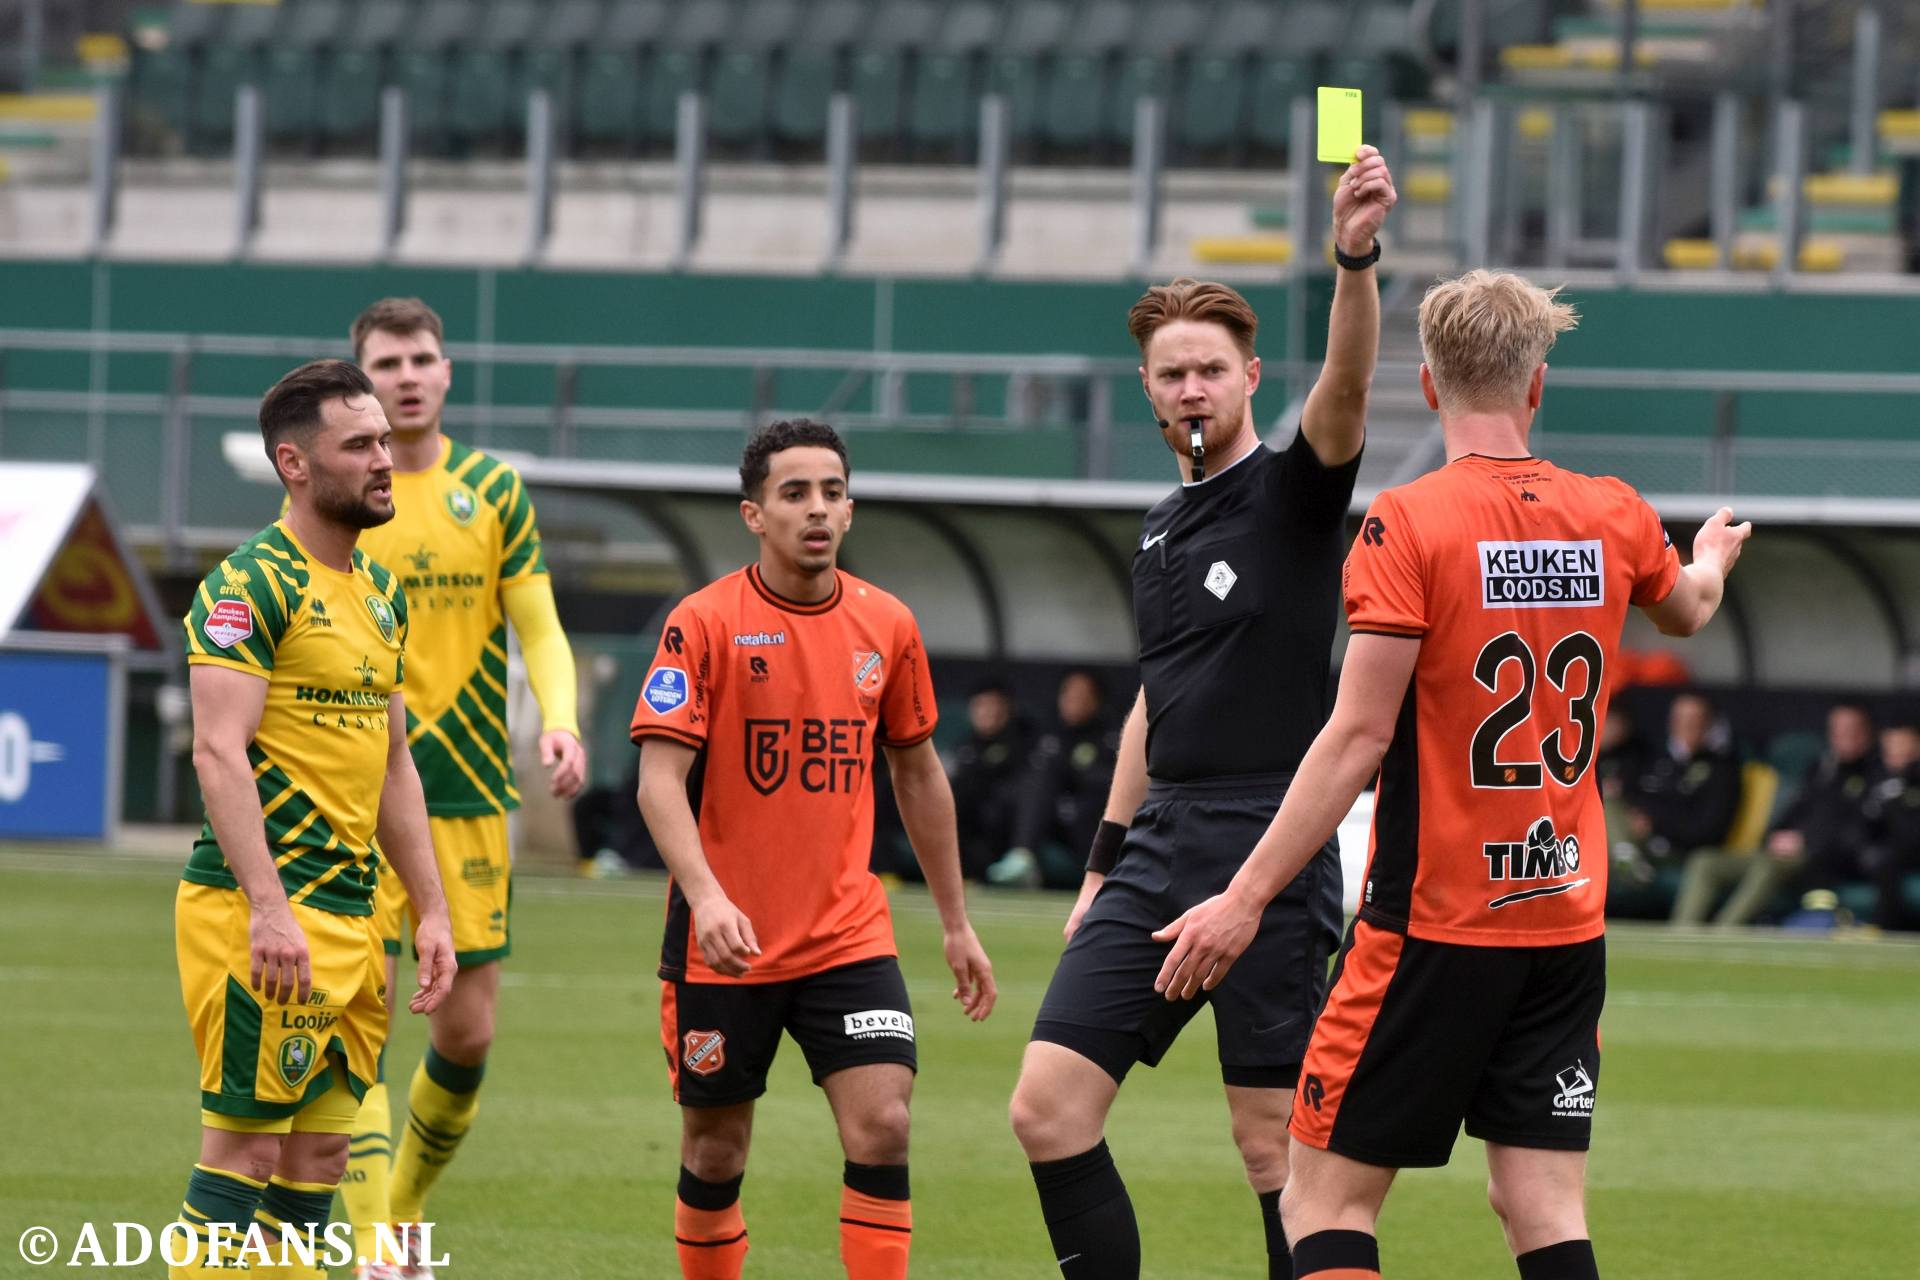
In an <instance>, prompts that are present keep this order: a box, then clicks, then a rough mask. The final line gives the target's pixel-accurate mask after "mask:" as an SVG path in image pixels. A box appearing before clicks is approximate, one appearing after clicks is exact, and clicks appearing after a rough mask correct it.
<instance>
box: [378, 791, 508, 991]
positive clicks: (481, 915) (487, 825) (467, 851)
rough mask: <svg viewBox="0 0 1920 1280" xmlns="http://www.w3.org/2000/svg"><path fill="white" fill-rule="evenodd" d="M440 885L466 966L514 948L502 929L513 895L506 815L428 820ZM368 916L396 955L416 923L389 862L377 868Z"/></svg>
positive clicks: (455, 949) (456, 949) (460, 958)
mask: <svg viewBox="0 0 1920 1280" xmlns="http://www.w3.org/2000/svg"><path fill="white" fill-rule="evenodd" d="M427 827H428V829H429V831H431V833H432V835H433V857H434V861H435V862H436V863H438V864H439V867H440V887H441V889H442V891H443V892H445V894H446V895H447V915H448V917H449V918H450V919H451V921H452V923H453V957H454V959H455V961H457V962H458V963H459V965H460V967H461V968H463V969H470V968H472V967H474V966H475V965H482V964H486V963H487V962H488V961H490V960H504V959H506V958H507V956H508V955H509V954H510V953H511V952H512V951H513V944H512V942H511V940H510V939H509V936H508V933H507V909H508V907H509V905H510V904H511V901H512V898H513V882H512V875H511V872H512V859H511V858H510V857H509V856H508V854H507V815H506V814H504V813H489V814H484V815H482V816H480V817H478V818H435V817H429V818H428V819H427ZM373 918H374V920H375V921H376V922H377V925H378V928H379V931H380V941H381V943H382V944H383V945H384V946H385V947H386V951H387V954H388V955H390V956H397V955H399V954H400V943H401V941H402V939H404V938H408V937H411V936H412V934H413V930H414V926H415V925H416V924H417V923H418V921H417V920H416V919H415V917H414V915H413V912H412V911H411V910H409V909H408V905H407V891H406V889H405V888H403V887H402V886H401V884H400V877H399V876H397V875H395V874H394V873H393V869H392V868H391V867H388V866H382V867H381V868H380V881H379V885H378V887H377V888H376V890H375V891H374V895H373Z"/></svg>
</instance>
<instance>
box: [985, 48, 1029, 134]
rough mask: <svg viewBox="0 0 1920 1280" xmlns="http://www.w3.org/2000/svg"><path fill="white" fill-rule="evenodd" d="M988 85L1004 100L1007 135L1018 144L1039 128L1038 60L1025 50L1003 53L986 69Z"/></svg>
mask: <svg viewBox="0 0 1920 1280" xmlns="http://www.w3.org/2000/svg"><path fill="white" fill-rule="evenodd" d="M987 85H988V87H989V88H990V89H991V90H992V91H993V92H994V93H997V94H999V95H1000V97H1001V99H1002V100H1003V101H1004V102H1005V103H1006V113H1007V137H1008V139H1009V140H1010V141H1011V142H1012V143H1013V145H1014V146H1015V147H1016V148H1017V147H1019V146H1020V145H1021V144H1022V143H1026V142H1030V141H1031V140H1032V139H1033V138H1035V137H1036V136H1037V135H1038V134H1039V132H1040V61H1039V59H1038V57H1036V56H1035V55H1033V54H1027V53H1003V54H1000V55H999V56H998V57H996V58H994V59H993V62H992V64H991V65H990V66H989V67H988V69H987Z"/></svg>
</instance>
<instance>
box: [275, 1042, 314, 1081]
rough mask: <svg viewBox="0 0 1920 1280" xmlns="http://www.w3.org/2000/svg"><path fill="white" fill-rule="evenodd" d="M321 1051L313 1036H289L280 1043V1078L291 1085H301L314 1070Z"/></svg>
mask: <svg viewBox="0 0 1920 1280" xmlns="http://www.w3.org/2000/svg"><path fill="white" fill-rule="evenodd" d="M317 1057H319V1050H318V1049H317V1048H316V1047H315V1046H314V1043H313V1037H311V1036H288V1037H287V1038H286V1039H285V1040H283V1041H281V1043H280V1078H281V1079H282V1080H285V1081H286V1082H287V1083H288V1084H289V1085H295V1084H299V1083H300V1082H301V1081H302V1080H304V1079H306V1078H307V1072H309V1071H311V1070H313V1063H314V1060H315V1059H316V1058H317Z"/></svg>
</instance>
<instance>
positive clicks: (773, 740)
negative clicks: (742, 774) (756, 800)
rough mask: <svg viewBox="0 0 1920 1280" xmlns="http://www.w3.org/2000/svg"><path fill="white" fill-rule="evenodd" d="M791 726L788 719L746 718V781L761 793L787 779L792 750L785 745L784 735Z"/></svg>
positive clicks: (774, 787)
mask: <svg viewBox="0 0 1920 1280" xmlns="http://www.w3.org/2000/svg"><path fill="white" fill-rule="evenodd" d="M792 729H793V722H792V721H790V720H749V721H747V738H746V752H747V757H746V762H745V763H746V770H747V781H748V782H750V783H752V784H753V789H754V790H755V791H758V792H759V793H760V794H761V795H763V796H770V795H772V794H773V793H774V792H776V791H778V790H779V789H780V786H781V784H782V783H784V782H786V780H787V769H788V767H789V765H790V763H791V761H792V759H793V753H792V752H791V751H790V750H788V748H787V735H788V733H790V732H791V731H792Z"/></svg>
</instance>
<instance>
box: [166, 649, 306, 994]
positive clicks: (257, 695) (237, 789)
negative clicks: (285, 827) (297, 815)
mask: <svg viewBox="0 0 1920 1280" xmlns="http://www.w3.org/2000/svg"><path fill="white" fill-rule="evenodd" d="M262 674H264V673H262ZM188 679H189V689H190V692H191V697H192V700H193V771H194V774H195V776H197V777H198V778H199V780H200V792H201V795H202V796H203V797H204V798H205V800H206V805H207V821H208V822H209V823H211V824H212V826H213V836H214V839H216V840H218V841H219V842H220V852H221V853H222V854H223V855H225V857H226V859H227V865H228V866H229V867H231V868H232V869H233V878H234V879H235V880H236V881H238V882H239V885H240V892H242V893H244V894H245V895H246V896H247V908H248V915H249V917H250V919H249V922H248V925H247V932H248V935H249V946H250V948H251V950H252V962H251V966H250V969H249V973H248V983H249V985H250V986H252V988H253V989H254V990H255V991H257V992H259V993H260V994H261V995H262V996H263V997H264V998H266V999H268V1000H271V1001H273V1002H274V1003H275V1004H305V1003H306V1002H307V996H308V994H309V993H311V992H312V990H313V969H312V964H311V961H310V960H309V958H308V955H307V938H306V935H305V934H304V933H302V932H301V931H300V925H299V922H298V921H296V920H295V919H294V918H293V908H292V907H290V906H289V905H288V904H287V891H286V888H285V887H284V886H283V885H282V884H281V883H280V874H279V872H278V870H277V869H276V868H275V867H274V865H273V855H272V854H270V853H268V852H267V829H266V819H265V818H264V817H263V816H262V815H261V812H260V792H259V789H258V787H257V785H256V784H255V782H254V779H253V764H252V762H251V761H249V760H248V759H247V745H248V744H249V743H251V742H252V741H253V736H254V734H256V733H257V732H259V730H260V716H261V713H262V712H264V711H265V710H266V706H267V682H266V681H265V680H263V679H261V678H260V676H255V675H249V674H248V673H246V672H244V671H236V670H234V669H233V668H231V667H217V666H212V665H210V664H208V665H195V666H193V667H192V668H191V669H190V672H189V676H188Z"/></svg>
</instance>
